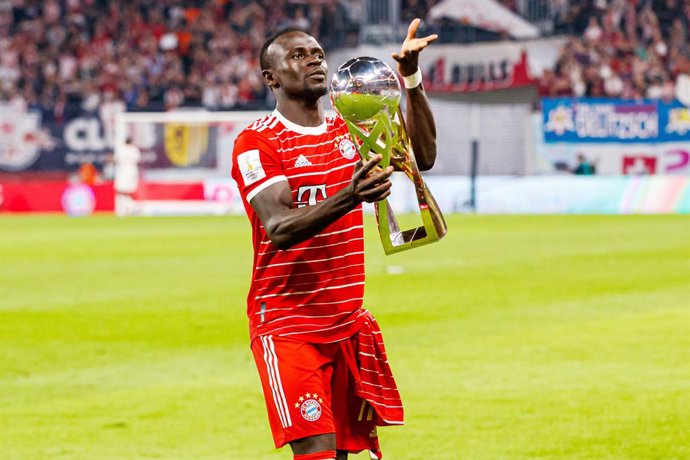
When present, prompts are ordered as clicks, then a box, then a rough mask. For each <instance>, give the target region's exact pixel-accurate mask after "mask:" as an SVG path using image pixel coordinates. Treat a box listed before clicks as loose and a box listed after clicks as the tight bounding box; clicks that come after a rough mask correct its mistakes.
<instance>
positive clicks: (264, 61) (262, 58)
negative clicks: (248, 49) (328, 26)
mask: <svg viewBox="0 0 690 460" xmlns="http://www.w3.org/2000/svg"><path fill="white" fill-rule="evenodd" d="M291 32H302V33H305V34H307V35H309V32H307V31H306V30H304V29H302V28H301V27H294V26H290V27H284V28H282V29H280V30H279V31H278V32H276V33H274V34H273V35H271V36H270V37H268V38H267V39H266V41H265V42H264V44H263V45H262V46H261V52H260V53H259V65H260V66H261V70H262V71H263V70H266V69H268V68H269V67H271V62H270V59H268V47H269V46H271V44H272V43H273V42H274V41H276V40H277V39H278V38H279V37H281V36H282V35H285V34H289V33H291Z"/></svg>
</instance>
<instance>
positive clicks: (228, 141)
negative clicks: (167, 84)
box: [114, 111, 266, 216]
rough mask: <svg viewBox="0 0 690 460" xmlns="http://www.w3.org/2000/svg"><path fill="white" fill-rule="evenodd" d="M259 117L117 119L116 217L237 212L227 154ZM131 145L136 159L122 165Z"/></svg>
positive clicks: (184, 114) (180, 114)
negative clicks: (124, 185) (243, 132)
mask: <svg viewBox="0 0 690 460" xmlns="http://www.w3.org/2000/svg"><path fill="white" fill-rule="evenodd" d="M264 115H266V112H206V111H171V112H125V113H119V114H118V115H117V116H116V118H115V131H114V137H115V139H114V141H115V149H114V153H115V154H114V157H115V165H114V179H115V186H116V187H115V188H116V199H115V212H116V213H117V214H118V215H121V216H127V215H189V214H227V213H236V212H242V201H241V198H240V196H239V193H238V190H237V187H236V185H235V183H234V181H233V180H232V179H231V178H230V167H231V165H232V149H233V145H234V142H235V139H236V138H237V136H238V135H239V133H241V132H242V130H243V129H244V128H245V127H247V126H248V125H249V124H250V123H252V122H253V121H254V120H256V119H257V118H260V117H262V116H264ZM131 145H134V146H136V147H137V148H138V151H139V155H138V157H139V158H138V162H137V161H136V160H135V162H134V163H133V164H131V162H130V164H129V165H127V164H126V161H125V160H126V159H127V158H128V157H129V158H131V155H128V154H127V153H126V152H131V150H128V149H129V148H131V147H130V146H131ZM118 176H119V177H118ZM131 182H134V184H132V183H131ZM125 183H128V185H127V186H126V187H123V186H122V184H125Z"/></svg>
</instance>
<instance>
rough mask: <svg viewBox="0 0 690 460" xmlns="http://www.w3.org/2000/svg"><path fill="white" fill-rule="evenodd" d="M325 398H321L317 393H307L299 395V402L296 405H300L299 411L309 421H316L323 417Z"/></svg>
mask: <svg viewBox="0 0 690 460" xmlns="http://www.w3.org/2000/svg"><path fill="white" fill-rule="evenodd" d="M322 402H323V399H321V398H319V395H317V394H316V393H314V394H311V393H307V394H305V395H304V396H300V397H299V402H298V403H295V407H299V412H300V414H302V417H304V420H306V421H308V422H315V421H317V420H318V419H319V418H321V403H322Z"/></svg>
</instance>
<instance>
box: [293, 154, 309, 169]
mask: <svg viewBox="0 0 690 460" xmlns="http://www.w3.org/2000/svg"><path fill="white" fill-rule="evenodd" d="M305 166H312V164H311V161H309V160H308V159H307V157H305V156H304V155H300V156H298V157H297V160H295V168H303V167H305Z"/></svg>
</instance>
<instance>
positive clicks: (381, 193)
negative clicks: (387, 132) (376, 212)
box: [350, 154, 393, 203]
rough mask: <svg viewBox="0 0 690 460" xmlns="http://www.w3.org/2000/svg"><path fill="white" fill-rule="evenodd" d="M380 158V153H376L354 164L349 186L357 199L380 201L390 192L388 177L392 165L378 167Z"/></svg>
mask: <svg viewBox="0 0 690 460" xmlns="http://www.w3.org/2000/svg"><path fill="white" fill-rule="evenodd" d="M381 158H382V157H381V155H379V154H377V155H374V156H372V157H371V158H369V160H367V161H366V162H364V163H362V161H359V162H358V163H357V165H356V166H355V172H354V174H353V175H352V182H351V183H350V187H351V192H352V194H353V196H354V197H355V198H356V199H357V200H358V201H360V202H362V201H366V202H367V203H373V202H375V201H381V200H383V199H384V198H386V197H387V196H388V195H390V194H391V190H390V189H391V186H392V185H393V184H392V183H391V181H390V177H391V174H393V167H392V166H388V167H386V168H385V169H381V168H379V167H378V166H377V164H378V162H379V161H381Z"/></svg>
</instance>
